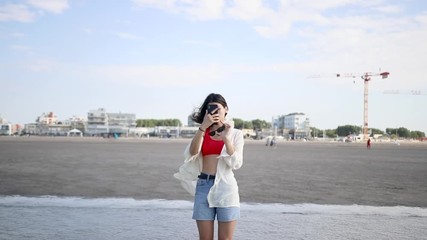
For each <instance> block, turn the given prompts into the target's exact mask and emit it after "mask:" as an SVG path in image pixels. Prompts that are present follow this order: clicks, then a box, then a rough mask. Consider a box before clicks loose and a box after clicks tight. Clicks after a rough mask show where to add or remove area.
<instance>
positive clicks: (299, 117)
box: [273, 113, 310, 139]
mask: <svg viewBox="0 0 427 240" xmlns="http://www.w3.org/2000/svg"><path fill="white" fill-rule="evenodd" d="M273 127H275V128H277V132H278V133H279V134H281V135H284V136H285V135H289V137H292V138H294V139H300V138H307V137H309V136H310V119H309V118H308V117H307V115H305V114H304V113H290V114H287V115H282V116H279V117H277V118H273Z"/></svg>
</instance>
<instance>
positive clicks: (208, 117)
mask: <svg viewBox="0 0 427 240" xmlns="http://www.w3.org/2000/svg"><path fill="white" fill-rule="evenodd" d="M218 121H219V114H218V113H215V114H209V113H208V111H206V113H205V117H204V118H203V122H202V124H200V127H199V129H198V130H197V133H196V135H195V136H194V137H193V140H191V145H190V155H191V156H194V155H196V154H197V153H199V151H200V146H201V145H202V142H203V137H204V136H205V132H206V131H208V128H209V127H210V126H211V125H212V124H213V123H215V122H218Z"/></svg>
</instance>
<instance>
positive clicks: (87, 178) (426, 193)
mask: <svg viewBox="0 0 427 240" xmlns="http://www.w3.org/2000/svg"><path fill="white" fill-rule="evenodd" d="M189 141H190V139H181V140H171V139H91V138H49V137H46V138H39V137H30V138H25V137H16V138H14V137H0V154H1V155H0V195H23V196H40V195H56V196H80V197H87V198H94V197H125V198H135V199H171V200H172V199H173V200H192V197H191V196H190V195H189V194H187V193H186V192H185V191H184V190H183V189H182V188H181V186H180V185H179V182H178V181H176V180H175V179H174V178H173V176H172V174H173V173H174V172H176V171H177V169H178V167H179V166H180V165H181V163H182V161H183V150H184V148H185V146H186V144H187V143H188V142H189ZM264 143H265V142H264V141H246V144H245V151H244V164H243V167H242V168H241V169H239V170H237V171H235V175H236V178H237V181H238V183H239V191H240V197H241V201H242V202H249V203H251V202H256V203H284V204H294V203H316V204H341V205H352V204H359V205H371V206H412V207H424V208H425V207H427V144H426V143H413V144H411V143H401V144H400V145H396V144H394V143H376V142H373V143H372V149H370V150H368V149H366V146H365V145H364V144H362V143H319V142H279V143H278V145H277V146H276V147H267V146H265V144H264Z"/></svg>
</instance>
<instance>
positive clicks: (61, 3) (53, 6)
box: [27, 0, 69, 14]
mask: <svg viewBox="0 0 427 240" xmlns="http://www.w3.org/2000/svg"><path fill="white" fill-rule="evenodd" d="M27 2H28V3H29V4H30V5H32V6H33V7H35V8H39V9H42V10H45V11H48V12H52V13H56V14H59V13H62V12H63V11H65V10H66V9H68V8H69V6H68V1H67V0H27Z"/></svg>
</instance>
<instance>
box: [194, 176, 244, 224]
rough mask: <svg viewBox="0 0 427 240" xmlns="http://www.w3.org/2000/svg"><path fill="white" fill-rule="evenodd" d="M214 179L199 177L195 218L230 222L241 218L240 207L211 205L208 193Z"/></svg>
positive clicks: (195, 201)
mask: <svg viewBox="0 0 427 240" xmlns="http://www.w3.org/2000/svg"><path fill="white" fill-rule="evenodd" d="M214 182H215V180H214V179H209V180H206V179H198V180H197V186H196V195H195V197H194V208H193V219H195V220H212V221H213V220H215V217H216V219H217V220H218V221H219V222H230V221H234V220H237V219H239V218H240V208H239V207H224V208H223V207H213V208H210V207H209V203H208V193H209V190H210V189H211V187H212V186H213V185H214Z"/></svg>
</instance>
